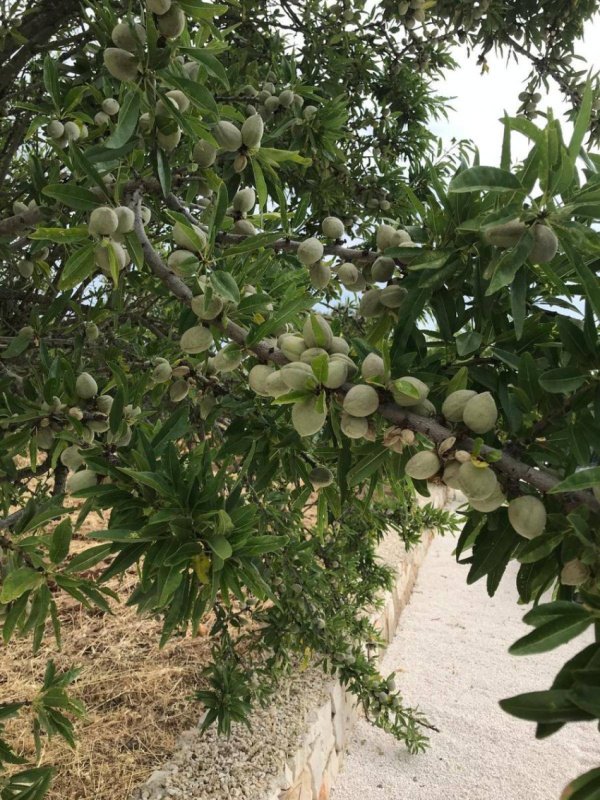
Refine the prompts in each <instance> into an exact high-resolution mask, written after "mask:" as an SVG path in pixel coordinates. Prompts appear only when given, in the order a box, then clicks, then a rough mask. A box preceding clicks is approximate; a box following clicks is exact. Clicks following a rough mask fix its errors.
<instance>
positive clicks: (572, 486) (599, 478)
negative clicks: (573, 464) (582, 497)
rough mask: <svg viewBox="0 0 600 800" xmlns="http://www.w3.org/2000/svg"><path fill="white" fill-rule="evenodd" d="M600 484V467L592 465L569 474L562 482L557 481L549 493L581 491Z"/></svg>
mask: <svg viewBox="0 0 600 800" xmlns="http://www.w3.org/2000/svg"><path fill="white" fill-rule="evenodd" d="M594 486H600V467H590V468H589V469H582V470H580V471H579V472H575V473H573V475H569V477H568V478H565V479H564V480H563V481H561V482H560V483H557V484H556V486H554V487H553V488H552V489H550V491H549V492H548V494H560V493H561V492H579V491H581V490H582V489H592V488H593V487H594Z"/></svg>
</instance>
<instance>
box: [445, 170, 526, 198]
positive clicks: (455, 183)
mask: <svg viewBox="0 0 600 800" xmlns="http://www.w3.org/2000/svg"><path fill="white" fill-rule="evenodd" d="M522 189H523V187H522V186H521V183H520V181H519V179H518V178H516V177H515V176H514V175H513V174H512V172H509V171H508V170H505V169H499V168H498V167H470V168H469V169H465V170H463V171H462V172H459V173H458V175H456V176H455V177H454V178H453V179H452V180H451V181H450V187H449V189H448V191H449V192H451V193H457V192H481V191H488V192H507V191H512V192H515V191H519V190H522Z"/></svg>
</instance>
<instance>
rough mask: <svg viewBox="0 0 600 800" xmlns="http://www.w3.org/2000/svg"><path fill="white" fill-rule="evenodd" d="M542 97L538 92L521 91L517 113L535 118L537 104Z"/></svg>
mask: <svg viewBox="0 0 600 800" xmlns="http://www.w3.org/2000/svg"><path fill="white" fill-rule="evenodd" d="M541 99H542V95H541V94H540V92H530V91H525V92H521V93H520V95H519V100H520V101H521V105H520V106H519V110H518V112H517V113H519V114H524V115H525V116H526V117H527V119H535V118H536V116H537V113H538V112H537V105H538V103H539V102H540V100H541Z"/></svg>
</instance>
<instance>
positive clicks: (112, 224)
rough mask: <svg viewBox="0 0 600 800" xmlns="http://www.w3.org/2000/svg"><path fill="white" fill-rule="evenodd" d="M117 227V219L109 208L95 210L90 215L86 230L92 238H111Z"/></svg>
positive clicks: (102, 207) (113, 211) (101, 207)
mask: <svg viewBox="0 0 600 800" xmlns="http://www.w3.org/2000/svg"><path fill="white" fill-rule="evenodd" d="M118 227H119V217H118V216H117V213H116V211H115V210H114V209H113V208H110V207H109V206H100V207H99V208H95V209H94V210H93V211H92V213H91V214H90V219H89V222H88V230H89V232H90V233H91V234H92V236H111V235H112V234H113V233H116V231H117V228H118Z"/></svg>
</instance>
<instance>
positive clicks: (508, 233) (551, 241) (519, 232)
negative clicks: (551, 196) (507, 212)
mask: <svg viewBox="0 0 600 800" xmlns="http://www.w3.org/2000/svg"><path fill="white" fill-rule="evenodd" d="M527 228H528V226H527V224H526V223H525V222H522V221H521V220H519V219H515V220H511V221H510V222H506V223H503V224H502V225H490V226H489V227H487V228H486V229H485V231H484V233H483V238H484V240H485V241H486V242H487V244H491V245H493V246H494V247H499V248H501V249H506V248H509V247H514V246H515V245H516V244H517V243H518V242H519V240H520V238H521V236H523V234H524V233H525V232H526V231H527ZM529 230H530V231H531V234H532V236H533V247H532V248H531V252H530V253H529V260H530V261H531V262H533V263H534V264H546V263H547V262H548V261H552V259H553V258H554V256H555V255H556V253H557V251H558V239H557V238H556V234H555V233H554V231H553V230H552V228H549V227H548V226H547V225H544V224H543V223H541V222H534V224H533V225H531V226H529Z"/></svg>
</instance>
